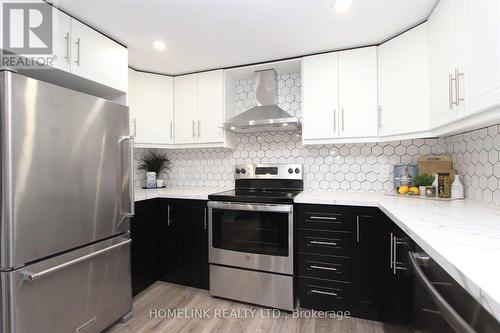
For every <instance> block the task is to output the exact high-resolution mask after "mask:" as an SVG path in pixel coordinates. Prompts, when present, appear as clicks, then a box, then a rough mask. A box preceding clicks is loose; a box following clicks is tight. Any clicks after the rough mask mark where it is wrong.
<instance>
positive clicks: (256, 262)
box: [208, 201, 293, 274]
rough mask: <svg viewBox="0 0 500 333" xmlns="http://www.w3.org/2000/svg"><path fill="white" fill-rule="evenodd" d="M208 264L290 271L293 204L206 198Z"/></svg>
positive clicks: (291, 266)
mask: <svg viewBox="0 0 500 333" xmlns="http://www.w3.org/2000/svg"><path fill="white" fill-rule="evenodd" d="M208 210H209V213H208V216H209V218H208V223H209V233H208V241H209V261H210V263H211V264H219V265H227V266H233V267H242V268H249V269H255V270H260V271H269V272H275V273H282V274H293V205H274V204H246V203H231V202H218V201H209V202H208Z"/></svg>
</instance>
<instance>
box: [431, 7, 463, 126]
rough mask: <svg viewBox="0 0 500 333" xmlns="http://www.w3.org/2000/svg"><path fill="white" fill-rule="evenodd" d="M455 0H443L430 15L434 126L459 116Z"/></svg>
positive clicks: (432, 115)
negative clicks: (456, 78) (456, 74)
mask: <svg viewBox="0 0 500 333" xmlns="http://www.w3.org/2000/svg"><path fill="white" fill-rule="evenodd" d="M456 27H457V15H456V0H441V1H440V2H439V3H438V5H437V6H436V8H435V9H434V11H433V13H432V15H431V17H430V18H429V75H430V77H429V79H430V86H429V88H430V115H431V127H439V126H441V125H444V124H447V123H450V122H452V121H454V120H456V119H457V118H458V116H459V113H458V108H457V103H456V88H457V86H456V80H455V71H456V69H457V68H458V66H457V61H458V33H457V29H456Z"/></svg>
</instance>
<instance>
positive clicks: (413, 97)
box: [378, 23, 430, 136]
mask: <svg viewBox="0 0 500 333" xmlns="http://www.w3.org/2000/svg"><path fill="white" fill-rule="evenodd" d="M428 42H429V38H428V30H427V23H424V24H421V25H419V26H418V27H416V28H414V29H412V30H410V31H408V32H406V33H404V34H402V35H400V36H398V37H396V38H394V39H392V40H390V41H388V42H386V43H384V44H382V45H380V46H379V47H378V83H379V84H378V93H379V100H378V102H379V106H380V119H379V121H380V135H382V136H385V135H397V134H410V133H415V132H421V131H427V130H429V126H430V123H429V54H428Z"/></svg>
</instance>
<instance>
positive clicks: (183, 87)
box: [174, 70, 234, 147]
mask: <svg viewBox="0 0 500 333" xmlns="http://www.w3.org/2000/svg"><path fill="white" fill-rule="evenodd" d="M224 91H225V87H224V72H223V71H222V70H216V71H210V72H204V73H198V74H190V75H183V76H177V77H175V78H174V113H175V144H176V145H184V146H197V147H232V146H233V145H234V143H233V142H232V135H230V134H229V133H226V132H225V131H224V130H223V129H222V128H220V126H221V125H222V123H223V122H224V110H225V98H224Z"/></svg>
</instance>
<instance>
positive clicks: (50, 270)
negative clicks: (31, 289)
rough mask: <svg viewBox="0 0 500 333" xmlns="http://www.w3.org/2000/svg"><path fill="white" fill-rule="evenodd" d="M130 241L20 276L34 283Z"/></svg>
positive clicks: (23, 273) (26, 272) (25, 272)
mask: <svg viewBox="0 0 500 333" xmlns="http://www.w3.org/2000/svg"><path fill="white" fill-rule="evenodd" d="M131 241H132V240H131V239H127V240H125V241H123V242H120V243H118V244H114V245H111V246H108V247H107V248H104V249H102V250H99V251H95V252H92V253H89V254H86V255H84V256H81V257H79V258H76V259H73V260H70V261H67V262H65V263H62V264H60V265H57V266H54V267H51V268H48V269H46V270H43V271H41V272H37V273H33V272H30V271H23V272H22V273H21V274H22V275H23V278H24V279H25V280H26V281H34V280H36V279H39V278H41V277H44V276H46V275H49V274H51V273H54V272H57V271H59V270H61V269H64V268H66V267H69V266H73V265H75V264H78V263H80V262H82V261H85V260H89V259H91V258H94V257H97V256H99V255H101V254H104V253H106V252H109V251H111V250H113V249H116V248H119V247H122V246H124V245H127V244H129V243H130V242H131Z"/></svg>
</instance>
